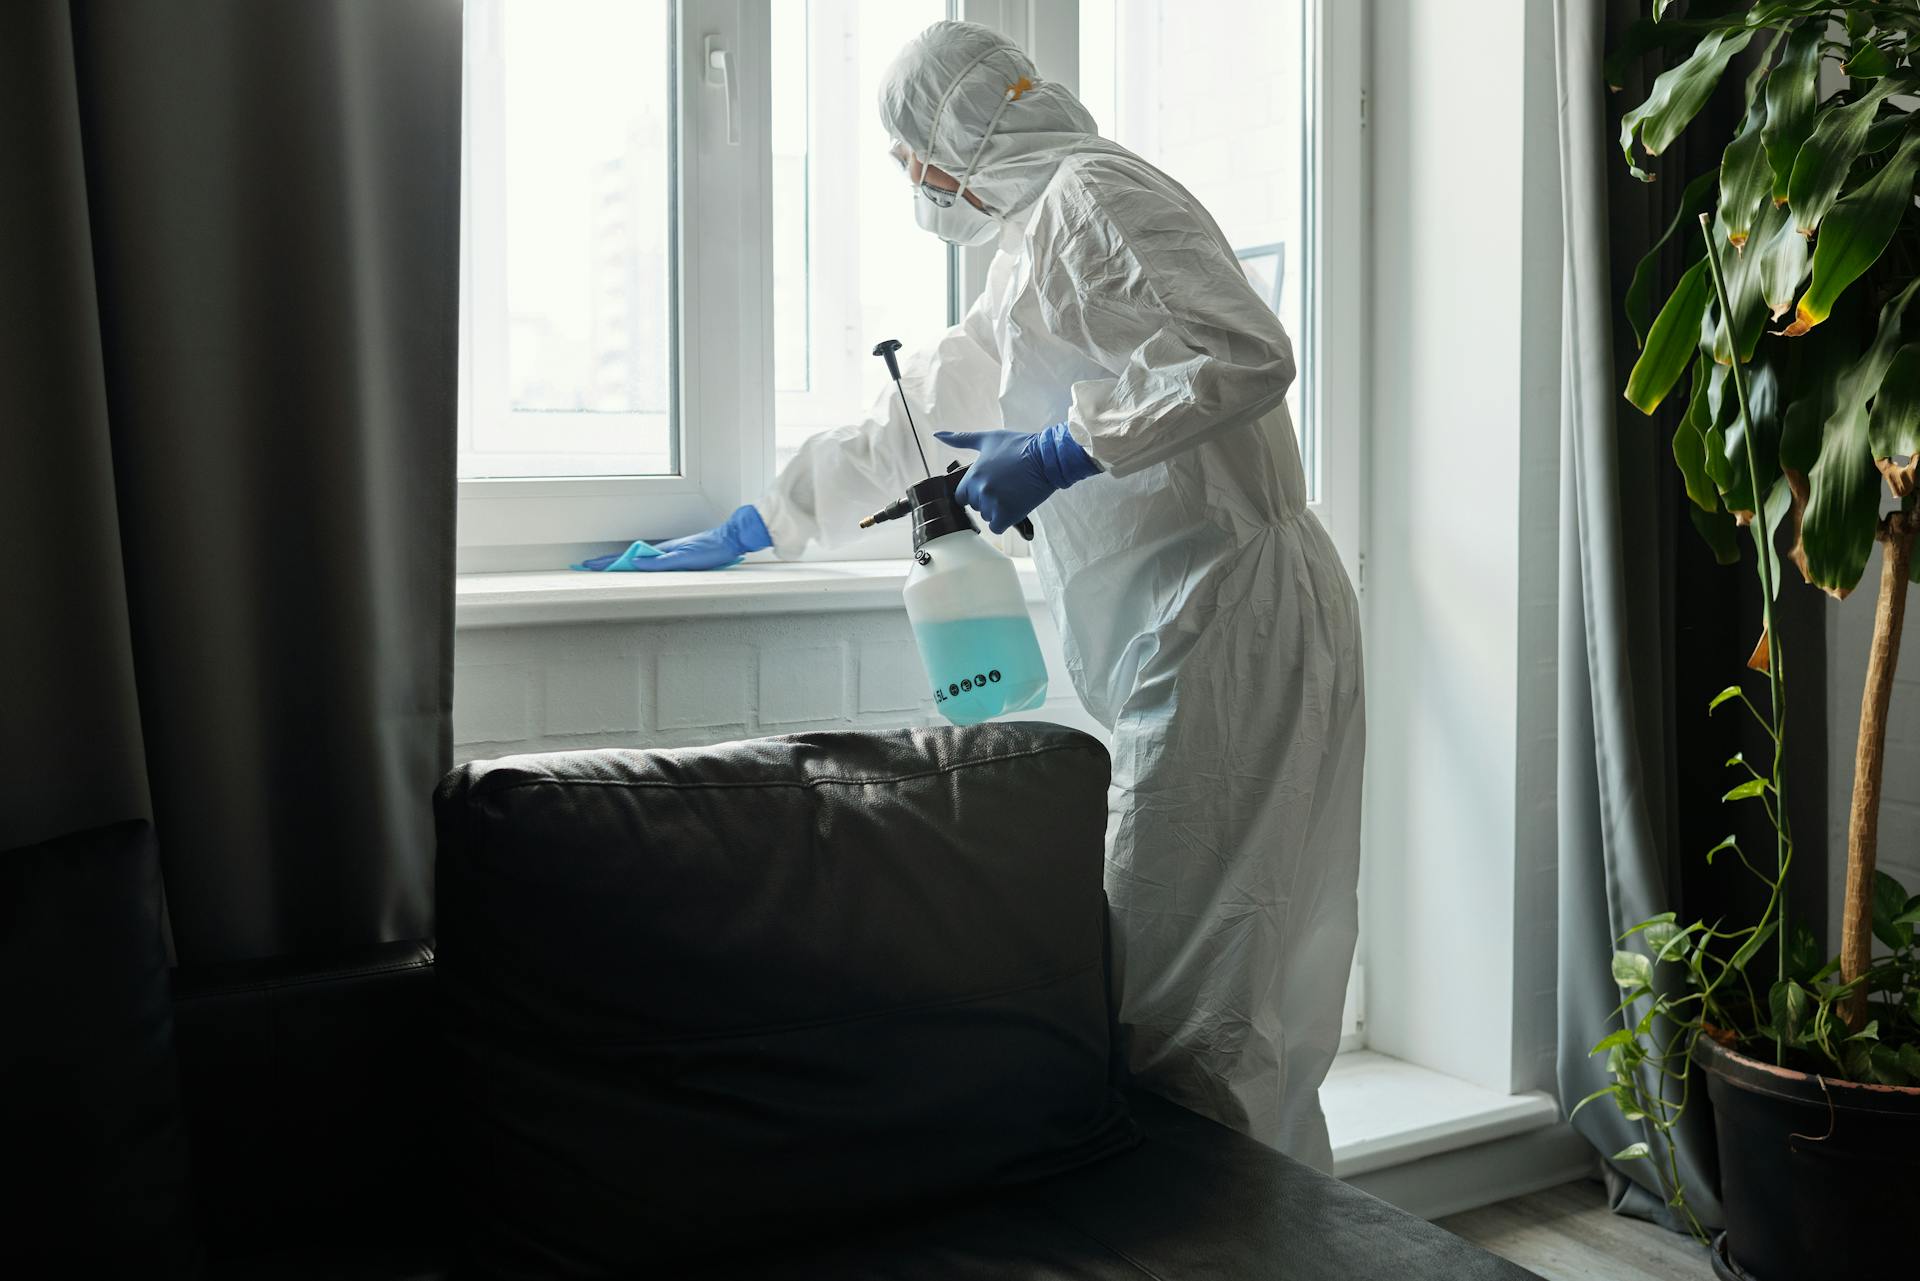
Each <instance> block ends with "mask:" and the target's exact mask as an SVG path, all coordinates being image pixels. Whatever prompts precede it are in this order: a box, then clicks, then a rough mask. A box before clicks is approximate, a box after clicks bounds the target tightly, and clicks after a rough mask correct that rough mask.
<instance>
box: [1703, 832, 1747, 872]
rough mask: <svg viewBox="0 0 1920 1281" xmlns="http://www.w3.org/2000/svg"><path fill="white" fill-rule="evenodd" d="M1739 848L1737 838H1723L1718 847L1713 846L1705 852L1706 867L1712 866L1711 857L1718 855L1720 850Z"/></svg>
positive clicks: (1738, 839)
mask: <svg viewBox="0 0 1920 1281" xmlns="http://www.w3.org/2000/svg"><path fill="white" fill-rule="evenodd" d="M1739 848H1740V838H1739V837H1737V836H1728V837H1725V838H1723V839H1722V840H1721V842H1720V843H1719V844H1718V845H1716V846H1714V847H1713V848H1712V849H1710V850H1708V851H1707V865H1708V866H1709V867H1711V866H1712V865H1713V856H1714V855H1715V854H1718V853H1719V852H1720V851H1721V850H1737V849H1739Z"/></svg>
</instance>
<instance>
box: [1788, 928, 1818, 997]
mask: <svg viewBox="0 0 1920 1281" xmlns="http://www.w3.org/2000/svg"><path fill="white" fill-rule="evenodd" d="M1821 959H1822V958H1821V956H1820V940H1819V939H1817V938H1815V937H1814V934H1813V930H1812V929H1811V928H1810V927H1809V926H1808V925H1807V923H1806V922H1805V921H1795V922H1794V923H1793V929H1792V931H1791V932H1789V933H1788V935H1787V977H1788V978H1792V979H1797V980H1799V981H1800V982H1802V983H1806V982H1809V981H1811V980H1812V978H1813V976H1814V975H1815V974H1818V973H1819V972H1820V962H1821Z"/></svg>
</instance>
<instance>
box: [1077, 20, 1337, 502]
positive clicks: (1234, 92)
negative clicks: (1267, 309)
mask: <svg viewBox="0 0 1920 1281" xmlns="http://www.w3.org/2000/svg"><path fill="white" fill-rule="evenodd" d="M1302 4H1303V0H1080V86H1081V94H1080V96H1081V99H1082V100H1083V101H1084V102H1085V103H1086V104H1087V107H1088V109H1089V110H1090V111H1092V112H1093V115H1094V119H1096V120H1098V121H1099V122H1100V130H1101V132H1102V133H1104V134H1106V135H1107V136H1108V137H1110V138H1113V139H1114V140H1116V141H1117V142H1119V143H1120V144H1121V145H1123V146H1125V147H1128V148H1129V149H1131V150H1133V151H1135V152H1137V153H1139V155H1141V156H1142V157H1144V158H1145V159H1147V160H1148V161H1151V162H1152V163H1153V164H1155V165H1158V166H1159V167H1160V168H1162V169H1164V170H1166V172H1167V173H1168V174H1170V175H1171V176H1172V177H1173V178H1174V179H1175V180H1176V181H1177V182H1179V183H1180V184H1181V185H1182V186H1184V187H1185V188H1186V189H1187V190H1188V191H1190V192H1192V193H1193V194H1194V196H1195V197H1197V198H1198V199H1199V201H1200V203H1201V204H1203V205H1205V206H1206V207H1207V210H1208V212H1210V213H1211V214H1212V215H1213V217H1214V220H1215V221H1216V222H1218V223H1219V224H1220V229H1221V230H1222V231H1224V232H1225V233H1226V235H1227V238H1228V240H1230V241H1231V242H1232V243H1233V247H1234V250H1235V252H1236V253H1238V254H1239V256H1240V262H1241V266H1242V267H1243V268H1244V269H1245V270H1246V273H1247V278H1248V280H1250V281H1251V282H1252V283H1253V287H1254V291H1255V292H1256V293H1258V294H1259V295H1260V296H1261V297H1262V298H1265V299H1267V300H1268V303H1269V305H1271V306H1272V307H1273V308H1274V310H1275V311H1276V312H1277V313H1278V314H1279V316H1280V320H1281V323H1282V324H1284V325H1285V326H1286V329H1287V333H1288V334H1289V335H1290V336H1291V337H1292V339H1293V347H1294V357H1295V359H1296V360H1299V361H1301V362H1302V370H1301V373H1302V377H1301V378H1297V379H1295V380H1294V385H1293V390H1292V391H1291V392H1290V393H1289V394H1288V397H1287V404H1288V407H1289V408H1290V409H1291V410H1292V411H1293V418H1294V423H1295V424H1296V427H1297V428H1298V430H1299V432H1300V438H1301V448H1302V450H1303V452H1304V453H1305V455H1306V462H1307V476H1308V478H1309V484H1312V483H1314V478H1315V475H1316V472H1317V468H1316V466H1315V465H1314V463H1315V459H1314V440H1315V432H1314V424H1312V423H1310V422H1307V421H1305V420H1304V419H1303V417H1302V414H1301V405H1302V404H1303V397H1302V394H1301V387H1302V383H1303V382H1304V381H1305V379H1306V378H1308V377H1310V376H1311V370H1310V368H1307V365H1308V363H1309V362H1310V360H1311V346H1310V343H1309V342H1308V339H1309V337H1310V336H1309V335H1308V334H1307V333H1306V331H1305V328H1304V325H1303V318H1304V314H1305V308H1304V306H1303V301H1304V296H1305V295H1304V289H1303V286H1304V285H1305V284H1306V273H1305V271H1304V270H1303V268H1304V266H1305V264H1306V263H1307V262H1308V261H1309V259H1308V255H1307V254H1306V252H1305V250H1306V231H1307V217H1306V200H1305V196H1306V183H1305V175H1306V172H1307V171H1306V167H1305V164H1304V161H1305V159H1306V157H1305V153H1304V150H1303V142H1304V139H1305V136H1306V130H1305V124H1306V102H1307V93H1306V90H1307V87H1308V86H1307V78H1308V74H1309V66H1308V61H1307V56H1306V53H1307V51H1306V47H1305V42H1304V33H1305V26H1304V21H1303V19H1304V13H1303V9H1302ZM1223 39H1226V40H1231V42H1232V45H1233V48H1234V49H1235V50H1236V51H1237V55H1239V56H1238V57H1237V60H1236V62H1235V65H1236V66H1251V67H1259V68H1260V69H1261V72H1262V74H1260V75H1257V76H1255V75H1244V74H1242V75H1222V74H1221V62H1220V46H1221V41H1222V40H1223Z"/></svg>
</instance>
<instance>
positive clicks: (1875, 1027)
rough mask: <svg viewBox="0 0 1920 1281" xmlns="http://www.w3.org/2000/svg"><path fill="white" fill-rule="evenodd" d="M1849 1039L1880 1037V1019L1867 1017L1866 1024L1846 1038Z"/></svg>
mask: <svg viewBox="0 0 1920 1281" xmlns="http://www.w3.org/2000/svg"><path fill="white" fill-rule="evenodd" d="M1847 1039H1848V1040H1849V1041H1877V1040H1879V1039H1880V1020H1879V1019H1868V1020H1867V1025H1866V1026H1865V1027H1863V1028H1861V1029H1860V1030H1859V1031H1858V1032H1855V1033H1854V1034H1853V1035H1852V1036H1850V1037H1848V1038H1847Z"/></svg>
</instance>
